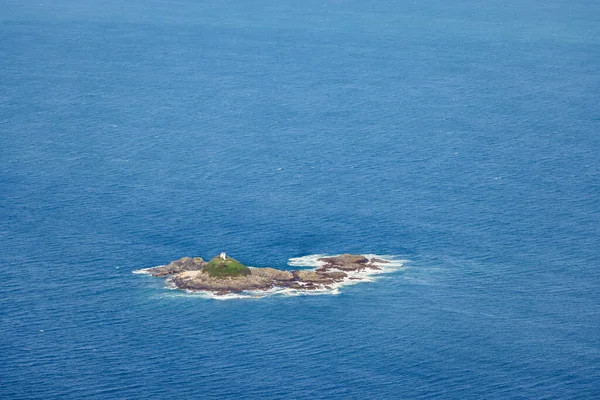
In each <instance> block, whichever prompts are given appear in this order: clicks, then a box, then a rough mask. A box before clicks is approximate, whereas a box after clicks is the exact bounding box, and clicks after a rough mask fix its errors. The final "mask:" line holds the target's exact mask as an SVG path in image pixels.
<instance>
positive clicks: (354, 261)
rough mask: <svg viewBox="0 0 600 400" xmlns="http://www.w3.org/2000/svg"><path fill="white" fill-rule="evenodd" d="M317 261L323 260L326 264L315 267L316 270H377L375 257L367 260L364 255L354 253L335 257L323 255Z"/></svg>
mask: <svg viewBox="0 0 600 400" xmlns="http://www.w3.org/2000/svg"><path fill="white" fill-rule="evenodd" d="M319 261H324V262H325V263H326V264H325V265H324V266H322V267H321V268H319V269H317V272H328V271H331V270H342V271H364V270H365V269H375V270H379V269H381V268H379V267H378V266H377V265H375V262H376V261H375V259H373V260H371V261H369V259H368V258H367V257H365V256H361V255H355V254H342V255H341V256H337V257H323V258H319Z"/></svg>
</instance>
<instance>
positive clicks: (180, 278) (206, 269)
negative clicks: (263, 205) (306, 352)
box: [142, 253, 387, 295]
mask: <svg viewBox="0 0 600 400" xmlns="http://www.w3.org/2000/svg"><path fill="white" fill-rule="evenodd" d="M319 262H321V264H322V266H320V267H319V268H317V269H312V270H306V269H305V270H293V271H287V270H280V269H275V268H254V267H247V266H245V265H244V264H242V263H240V262H239V261H238V260H236V259H234V258H231V257H228V256H227V255H226V254H225V253H221V255H219V256H216V257H214V258H213V259H212V260H210V261H208V262H206V261H204V260H203V259H202V258H201V257H194V258H190V257H184V258H182V259H179V260H175V261H172V262H171V263H169V265H163V266H159V267H154V268H147V269H144V270H142V272H144V273H147V274H150V275H152V276H159V277H166V278H167V279H168V280H169V282H170V283H171V284H172V285H173V286H174V287H176V288H178V289H185V290H190V291H209V292H212V293H215V294H216V295H225V294H229V293H239V292H244V291H254V290H269V289H273V288H276V287H281V288H290V289H297V290H317V289H331V287H332V285H335V284H336V283H339V282H343V281H345V280H349V279H360V278H357V277H355V276H353V275H356V274H357V273H360V272H369V271H371V272H375V271H378V270H381V267H380V266H378V264H384V263H387V261H385V260H381V259H377V258H371V259H369V258H367V257H366V256H363V255H356V254H342V255H340V256H335V257H324V258H320V259H319Z"/></svg>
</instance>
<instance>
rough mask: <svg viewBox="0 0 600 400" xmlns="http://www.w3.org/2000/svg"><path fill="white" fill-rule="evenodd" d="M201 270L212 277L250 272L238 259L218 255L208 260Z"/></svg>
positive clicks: (233, 275)
mask: <svg viewBox="0 0 600 400" xmlns="http://www.w3.org/2000/svg"><path fill="white" fill-rule="evenodd" d="M202 271H203V272H205V273H207V274H208V275H209V276H211V277H213V278H225V277H236V276H248V275H250V273H251V272H250V268H248V267H246V266H245V265H244V264H242V263H241V262H239V261H238V260H236V259H234V258H231V257H226V258H225V259H223V258H222V257H219V256H217V257H215V258H213V259H212V260H210V261H209V262H208V264H206V266H204V268H203V269H202Z"/></svg>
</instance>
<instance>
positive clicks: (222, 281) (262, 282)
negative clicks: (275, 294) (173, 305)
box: [172, 271, 274, 293]
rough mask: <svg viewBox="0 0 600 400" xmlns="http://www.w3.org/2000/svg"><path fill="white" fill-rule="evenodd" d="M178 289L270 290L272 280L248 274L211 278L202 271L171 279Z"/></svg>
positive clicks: (190, 272) (183, 273) (222, 290)
mask: <svg viewBox="0 0 600 400" xmlns="http://www.w3.org/2000/svg"><path fill="white" fill-rule="evenodd" d="M172 282H173V284H174V285H175V286H176V287H178V288H179V289H189V290H210V291H215V292H225V293H235V292H241V291H244V290H257V289H262V290H266V289H270V288H272V287H273V285H274V284H273V280H271V279H269V278H266V277H262V276H257V275H254V274H250V275H247V276H236V277H218V278H214V277H211V276H210V275H209V274H207V273H205V272H203V271H186V272H182V273H180V274H178V275H177V276H175V277H173V279H172Z"/></svg>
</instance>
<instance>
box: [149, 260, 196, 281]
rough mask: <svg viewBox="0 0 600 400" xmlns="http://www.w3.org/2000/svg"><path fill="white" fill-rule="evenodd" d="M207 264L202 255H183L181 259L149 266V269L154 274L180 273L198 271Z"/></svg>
mask: <svg viewBox="0 0 600 400" xmlns="http://www.w3.org/2000/svg"><path fill="white" fill-rule="evenodd" d="M205 265H206V261H204V260H203V259H202V257H194V258H190V257H183V258H181V259H179V260H175V261H171V263H169V265H163V266H160V267H154V268H149V269H148V270H147V271H148V273H149V274H150V275H152V276H166V275H173V274H178V273H181V272H185V271H198V270H201V269H202V268H203V267H204V266H205Z"/></svg>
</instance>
